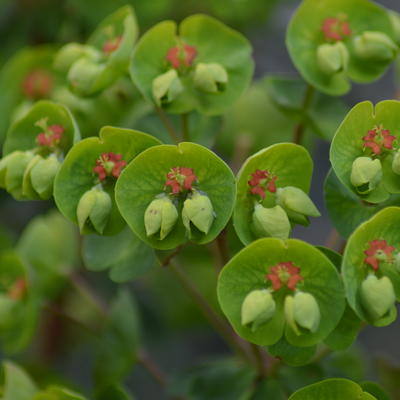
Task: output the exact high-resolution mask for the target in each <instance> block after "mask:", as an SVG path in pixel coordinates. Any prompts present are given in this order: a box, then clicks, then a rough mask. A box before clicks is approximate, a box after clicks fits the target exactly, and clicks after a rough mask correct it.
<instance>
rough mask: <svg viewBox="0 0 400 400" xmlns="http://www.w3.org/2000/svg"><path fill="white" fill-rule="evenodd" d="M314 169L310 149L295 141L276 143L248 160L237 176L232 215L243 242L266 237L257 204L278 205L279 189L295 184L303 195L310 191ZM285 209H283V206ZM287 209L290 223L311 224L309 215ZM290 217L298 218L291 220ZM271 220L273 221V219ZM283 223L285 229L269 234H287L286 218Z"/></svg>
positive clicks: (264, 205) (247, 242)
mask: <svg viewBox="0 0 400 400" xmlns="http://www.w3.org/2000/svg"><path fill="white" fill-rule="evenodd" d="M312 169H313V163H312V159H311V157H310V155H309V153H308V152H307V150H306V149H305V148H304V147H302V146H299V145H296V144H292V143H278V144H274V145H272V146H269V147H267V148H265V149H263V150H260V151H259V152H258V153H256V154H254V155H252V156H251V157H249V158H248V159H247V160H246V162H245V163H244V164H243V166H242V168H241V169H240V171H239V173H238V177H237V196H236V203H235V210H234V214H233V223H234V226H235V230H236V233H237V234H238V236H239V238H240V240H241V241H242V242H243V243H244V244H249V243H250V242H252V241H253V240H256V239H257V238H260V237H263V236H267V235H266V234H265V233H266V232H265V229H260V226H259V224H258V222H260V221H258V220H257V221H254V217H255V214H256V213H257V208H256V207H257V204H260V205H262V206H263V207H265V208H267V209H271V208H272V207H275V206H276V205H277V195H276V194H277V191H279V190H280V189H281V188H285V187H294V188H297V189H298V190H301V191H302V192H304V194H306V193H308V190H309V188H310V184H311V176H312ZM279 211H281V210H279ZM282 211H284V210H283V209H282ZM284 212H285V213H287V214H288V218H289V221H290V222H291V223H295V222H297V223H302V224H304V225H307V224H308V219H307V217H306V216H304V215H300V214H298V215H295V214H297V213H290V211H289V213H288V212H287V211H284ZM258 214H259V212H258V213H257V215H258ZM263 214H265V212H263ZM279 214H281V213H279ZM289 214H290V215H289ZM271 217H272V215H271ZM291 217H298V218H297V221H295V220H293V219H291ZM254 222H256V223H254ZM271 222H273V221H272V219H271ZM265 223H267V222H264V224H265ZM281 223H282V226H281V228H283V229H279V230H278V231H277V230H276V229H275V230H274V231H275V233H274V232H272V231H271V233H270V235H269V236H276V237H277V236H278V235H277V232H278V233H279V235H281V236H282V235H283V234H284V235H285V236H286V232H287V221H286V220H284V219H281ZM289 228H290V227H289ZM281 238H283V237H281Z"/></svg>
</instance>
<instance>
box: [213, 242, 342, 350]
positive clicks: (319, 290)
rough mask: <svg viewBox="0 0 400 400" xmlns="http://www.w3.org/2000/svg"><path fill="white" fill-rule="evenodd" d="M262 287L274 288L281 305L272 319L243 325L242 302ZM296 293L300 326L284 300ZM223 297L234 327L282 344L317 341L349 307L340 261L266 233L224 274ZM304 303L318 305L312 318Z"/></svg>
mask: <svg viewBox="0 0 400 400" xmlns="http://www.w3.org/2000/svg"><path fill="white" fill-rule="evenodd" d="M262 289H269V290H270V291H271V293H272V297H273V299H274V302H275V304H276V310H275V312H274V314H273V316H272V318H271V319H269V320H268V321H266V322H265V323H264V324H262V325H260V326H258V327H257V329H255V330H252V329H251V328H250V327H248V326H245V325H243V324H242V320H241V307H242V304H243V301H244V300H245V298H246V296H248V294H249V293H251V292H252V291H254V290H262ZM291 296H295V297H296V296H300V297H299V299H298V300H299V301H298V303H297V304H296V310H292V311H295V313H296V318H297V319H298V321H300V322H301V324H302V325H300V324H298V325H297V326H296V329H293V327H292V324H291V323H290V322H288V321H287V316H286V315H285V310H284V308H285V300H286V299H287V298H288V297H289V298H290V297H291ZM304 296H305V297H307V298H305V297H304ZM310 296H312V299H313V300H310V298H311V297H310ZM304 298H305V301H304ZM218 299H219V303H220V306H221V308H222V311H223V312H224V314H225V315H226V317H227V318H228V320H229V321H230V323H231V324H232V326H233V328H234V329H235V331H236V332H237V333H238V334H239V335H240V336H241V337H243V338H244V339H246V340H248V341H250V342H252V343H256V344H258V345H262V346H265V345H272V344H274V343H277V342H278V341H279V340H280V339H281V337H282V336H285V337H286V340H287V341H288V342H289V343H290V344H291V345H294V346H297V347H307V346H313V345H314V344H317V343H319V342H321V341H323V340H324V339H325V338H326V337H327V336H328V335H329V334H330V333H331V332H332V331H333V329H334V328H335V327H336V326H337V324H338V323H339V321H340V319H341V317H342V315H343V312H344V308H345V296H344V289H343V284H342V282H341V280H340V277H339V274H338V272H337V270H336V268H335V266H334V265H333V264H332V263H331V261H330V260H329V259H328V258H327V257H326V256H325V255H324V254H323V253H322V252H320V251H319V250H318V249H316V248H315V247H313V246H311V245H310V244H308V243H305V242H303V241H300V240H296V239H288V240H286V241H283V240H280V239H275V238H264V239H259V240H257V241H255V242H253V243H251V244H250V245H249V246H247V247H246V248H244V249H243V250H241V251H240V252H239V253H238V254H237V255H236V256H234V257H233V258H232V259H231V260H230V261H229V263H228V264H227V265H226V266H225V267H224V268H223V270H222V272H221V274H220V276H219V280H218ZM314 300H315V302H314ZM303 303H304V304H303ZM310 303H313V304H311V306H310ZM315 304H317V307H315ZM305 307H307V308H308V309H312V310H313V313H314V314H313V318H312V320H306V318H305V316H304V315H303V311H304V309H305ZM318 311H319V313H318ZM318 314H319V315H318ZM305 327H309V329H307V328H305Z"/></svg>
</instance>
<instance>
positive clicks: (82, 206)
mask: <svg viewBox="0 0 400 400" xmlns="http://www.w3.org/2000/svg"><path fill="white" fill-rule="evenodd" d="M111 209H112V200H111V197H110V195H109V194H108V193H107V192H105V191H104V190H102V189H100V188H98V187H94V188H92V189H91V190H88V191H87V192H85V193H84V194H83V195H82V197H81V198H80V200H79V203H78V207H77V209H76V214H77V217H78V225H79V229H80V231H81V233H84V230H85V229H84V228H85V225H86V224H87V223H90V224H91V225H92V226H93V228H94V229H95V230H96V232H98V233H100V234H102V233H103V231H104V228H105V227H106V225H107V222H108V219H109V217H110V213H111Z"/></svg>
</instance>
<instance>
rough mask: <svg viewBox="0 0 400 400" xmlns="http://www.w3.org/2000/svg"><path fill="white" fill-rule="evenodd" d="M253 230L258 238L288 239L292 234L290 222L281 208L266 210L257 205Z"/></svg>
mask: <svg viewBox="0 0 400 400" xmlns="http://www.w3.org/2000/svg"><path fill="white" fill-rule="evenodd" d="M253 228H254V232H255V233H256V234H257V235H258V236H261V237H263V236H265V237H276V238H278V239H287V238H288V237H289V234H290V222H289V218H288V216H287V214H286V212H285V210H284V209H283V208H282V207H281V206H275V207H272V208H265V207H263V206H262V205H261V204H256V206H255V207H254V212H253Z"/></svg>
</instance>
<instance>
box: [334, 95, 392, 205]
mask: <svg viewBox="0 0 400 400" xmlns="http://www.w3.org/2000/svg"><path fill="white" fill-rule="evenodd" d="M399 115H400V102H399V101H395V100H386V101H382V102H380V103H378V104H377V105H376V106H375V107H374V106H373V105H372V103H371V102H369V101H365V102H362V103H359V104H357V105H356V106H355V107H354V108H353V109H352V110H351V111H350V112H349V114H348V115H347V116H346V118H345V119H344V121H343V123H342V124H341V125H340V127H339V129H338V130H337V132H336V134H335V137H334V138H333V141H332V145H331V150H330V160H331V163H332V167H333V170H334V171H335V174H336V175H337V177H338V178H339V180H340V181H341V182H342V183H343V184H344V185H345V186H346V187H347V188H349V189H350V190H351V191H352V192H353V193H355V194H357V195H358V196H359V197H360V198H362V199H363V200H365V201H367V202H369V203H380V202H383V201H385V200H387V199H388V198H389V195H390V194H391V193H400V175H398V174H397V173H395V172H394V170H395V168H393V166H392V164H393V158H394V157H395V154H396V149H397V147H398V136H399V122H400V117H399ZM371 160H374V161H371ZM379 164H380V165H381V167H380V165H379Z"/></svg>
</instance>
